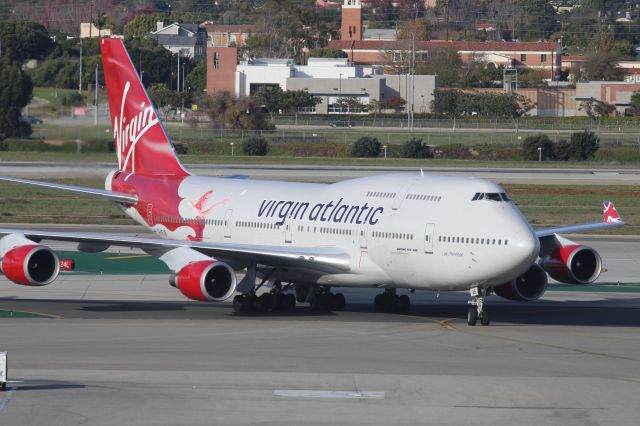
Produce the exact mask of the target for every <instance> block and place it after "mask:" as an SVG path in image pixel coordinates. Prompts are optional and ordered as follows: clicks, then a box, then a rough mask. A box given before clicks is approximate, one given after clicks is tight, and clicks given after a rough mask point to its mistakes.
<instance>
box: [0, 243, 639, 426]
mask: <svg viewBox="0 0 640 426" xmlns="http://www.w3.org/2000/svg"><path fill="white" fill-rule="evenodd" d="M581 238H582V241H583V242H587V243H589V244H591V245H593V246H594V247H596V248H597V249H598V250H600V251H601V254H602V256H603V258H604V259H605V264H606V266H607V267H608V268H609V271H608V272H607V273H605V274H603V277H607V279H606V280H605V281H606V282H614V283H616V282H617V281H618V280H620V281H621V282H620V285H619V286H618V285H614V286H613V288H612V289H611V290H612V291H594V289H596V290H601V289H602V287H582V288H580V289H579V290H580V291H564V290H563V291H559V290H554V289H551V290H550V291H548V292H547V293H546V294H545V296H544V298H543V299H541V300H540V301H537V302H534V303H529V304H521V303H516V302H510V301H507V300H503V299H500V298H498V297H491V298H490V299H488V306H489V312H490V313H491V316H492V325H491V326H489V327H480V326H477V327H468V326H467V325H466V322H465V318H464V316H465V312H466V307H465V305H466V300H467V297H466V295H465V294H463V293H442V294H440V295H438V294H436V293H432V292H416V293H415V294H413V295H411V298H412V309H411V312H410V313H409V314H407V315H402V314H380V313H374V312H372V304H371V301H372V299H373V297H374V295H375V294H376V293H377V291H376V290H367V289H365V290H354V289H348V290H345V291H344V293H345V295H346V297H347V307H346V310H345V311H344V312H335V313H326V312H315V311H311V310H310V309H309V308H307V307H306V306H301V307H299V308H298V309H297V310H296V311H295V312H293V313H287V314H285V313H271V314H245V315H237V314H234V313H233V310H232V308H231V306H230V304H229V303H219V304H205V303H199V302H193V301H189V300H186V299H184V298H183V297H182V296H181V295H180V294H179V293H178V292H177V290H175V289H174V288H172V287H170V286H169V285H168V284H167V277H166V276H164V275H135V276H128V275H123V276H95V275H65V276H62V277H61V278H60V280H59V281H57V282H55V283H54V284H52V285H50V286H47V287H43V288H25V287H20V286H15V285H12V284H10V283H9V282H7V281H6V280H5V279H4V278H0V309H3V310H8V311H13V312H19V311H22V312H25V311H27V312H35V313H41V314H45V315H47V317H46V318H36V319H28V318H18V317H17V316H14V317H9V318H0V350H6V351H9V376H10V377H9V378H10V380H12V381H11V382H10V383H9V389H8V391H7V392H5V393H0V425H5V424H6V425H17V424H29V425H61V426H62V425H65V426H66V425H76V424H90V425H114V424H120V425H123V424H126V425H183V424H184V425H207V424H259V425H280V424H291V425H297V424H310V425H315V424H403V425H404V424H434V425H461V424H478V425H513V424H514V423H518V424H521V425H541V424H542V425H545V424H548V425H559V424H562V425H610V424H616V425H637V424H638V418H639V416H640V396H638V395H640V334H639V330H640V293H636V292H627V291H624V290H625V289H626V288H627V286H628V285H630V284H631V283H636V282H637V279H636V278H635V277H636V276H637V274H634V272H635V271H637V256H638V244H640V243H639V242H638V239H637V238H617V237H605V238H602V237H600V238H594V237H581ZM607 288H609V289H610V287H607ZM635 288H636V289H637V286H636V287H635ZM617 290H622V291H617Z"/></svg>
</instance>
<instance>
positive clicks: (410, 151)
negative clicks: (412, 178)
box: [402, 138, 433, 158]
mask: <svg viewBox="0 0 640 426" xmlns="http://www.w3.org/2000/svg"><path fill="white" fill-rule="evenodd" d="M402 157H403V158H433V150H432V149H431V147H430V146H429V145H427V144H426V143H423V142H422V139H420V138H411V139H409V140H408V141H406V142H405V143H404V144H403V145H402Z"/></svg>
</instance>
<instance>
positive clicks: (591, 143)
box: [569, 130, 600, 161]
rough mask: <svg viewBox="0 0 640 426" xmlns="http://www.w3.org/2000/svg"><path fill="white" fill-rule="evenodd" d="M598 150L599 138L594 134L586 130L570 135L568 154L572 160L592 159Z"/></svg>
mask: <svg viewBox="0 0 640 426" xmlns="http://www.w3.org/2000/svg"><path fill="white" fill-rule="evenodd" d="M599 148H600V138H599V137H598V136H596V134H595V133H593V132H590V131H588V130H584V131H582V132H577V133H572V134H571V142H569V149H570V154H569V158H571V159H572V160H581V161H584V160H588V159H590V158H593V157H594V156H595V154H596V152H597V151H598V149H599Z"/></svg>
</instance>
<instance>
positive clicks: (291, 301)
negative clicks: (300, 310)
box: [284, 293, 296, 311]
mask: <svg viewBox="0 0 640 426" xmlns="http://www.w3.org/2000/svg"><path fill="white" fill-rule="evenodd" d="M284 308H285V309H286V310H288V311H293V310H294V309H295V308H296V297H295V296H294V295H293V294H291V293H289V294H285V295H284Z"/></svg>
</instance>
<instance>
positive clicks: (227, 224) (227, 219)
mask: <svg viewBox="0 0 640 426" xmlns="http://www.w3.org/2000/svg"><path fill="white" fill-rule="evenodd" d="M232 216H233V210H231V209H229V210H227V211H226V212H225V213H224V237H225V238H231V218H232Z"/></svg>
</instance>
